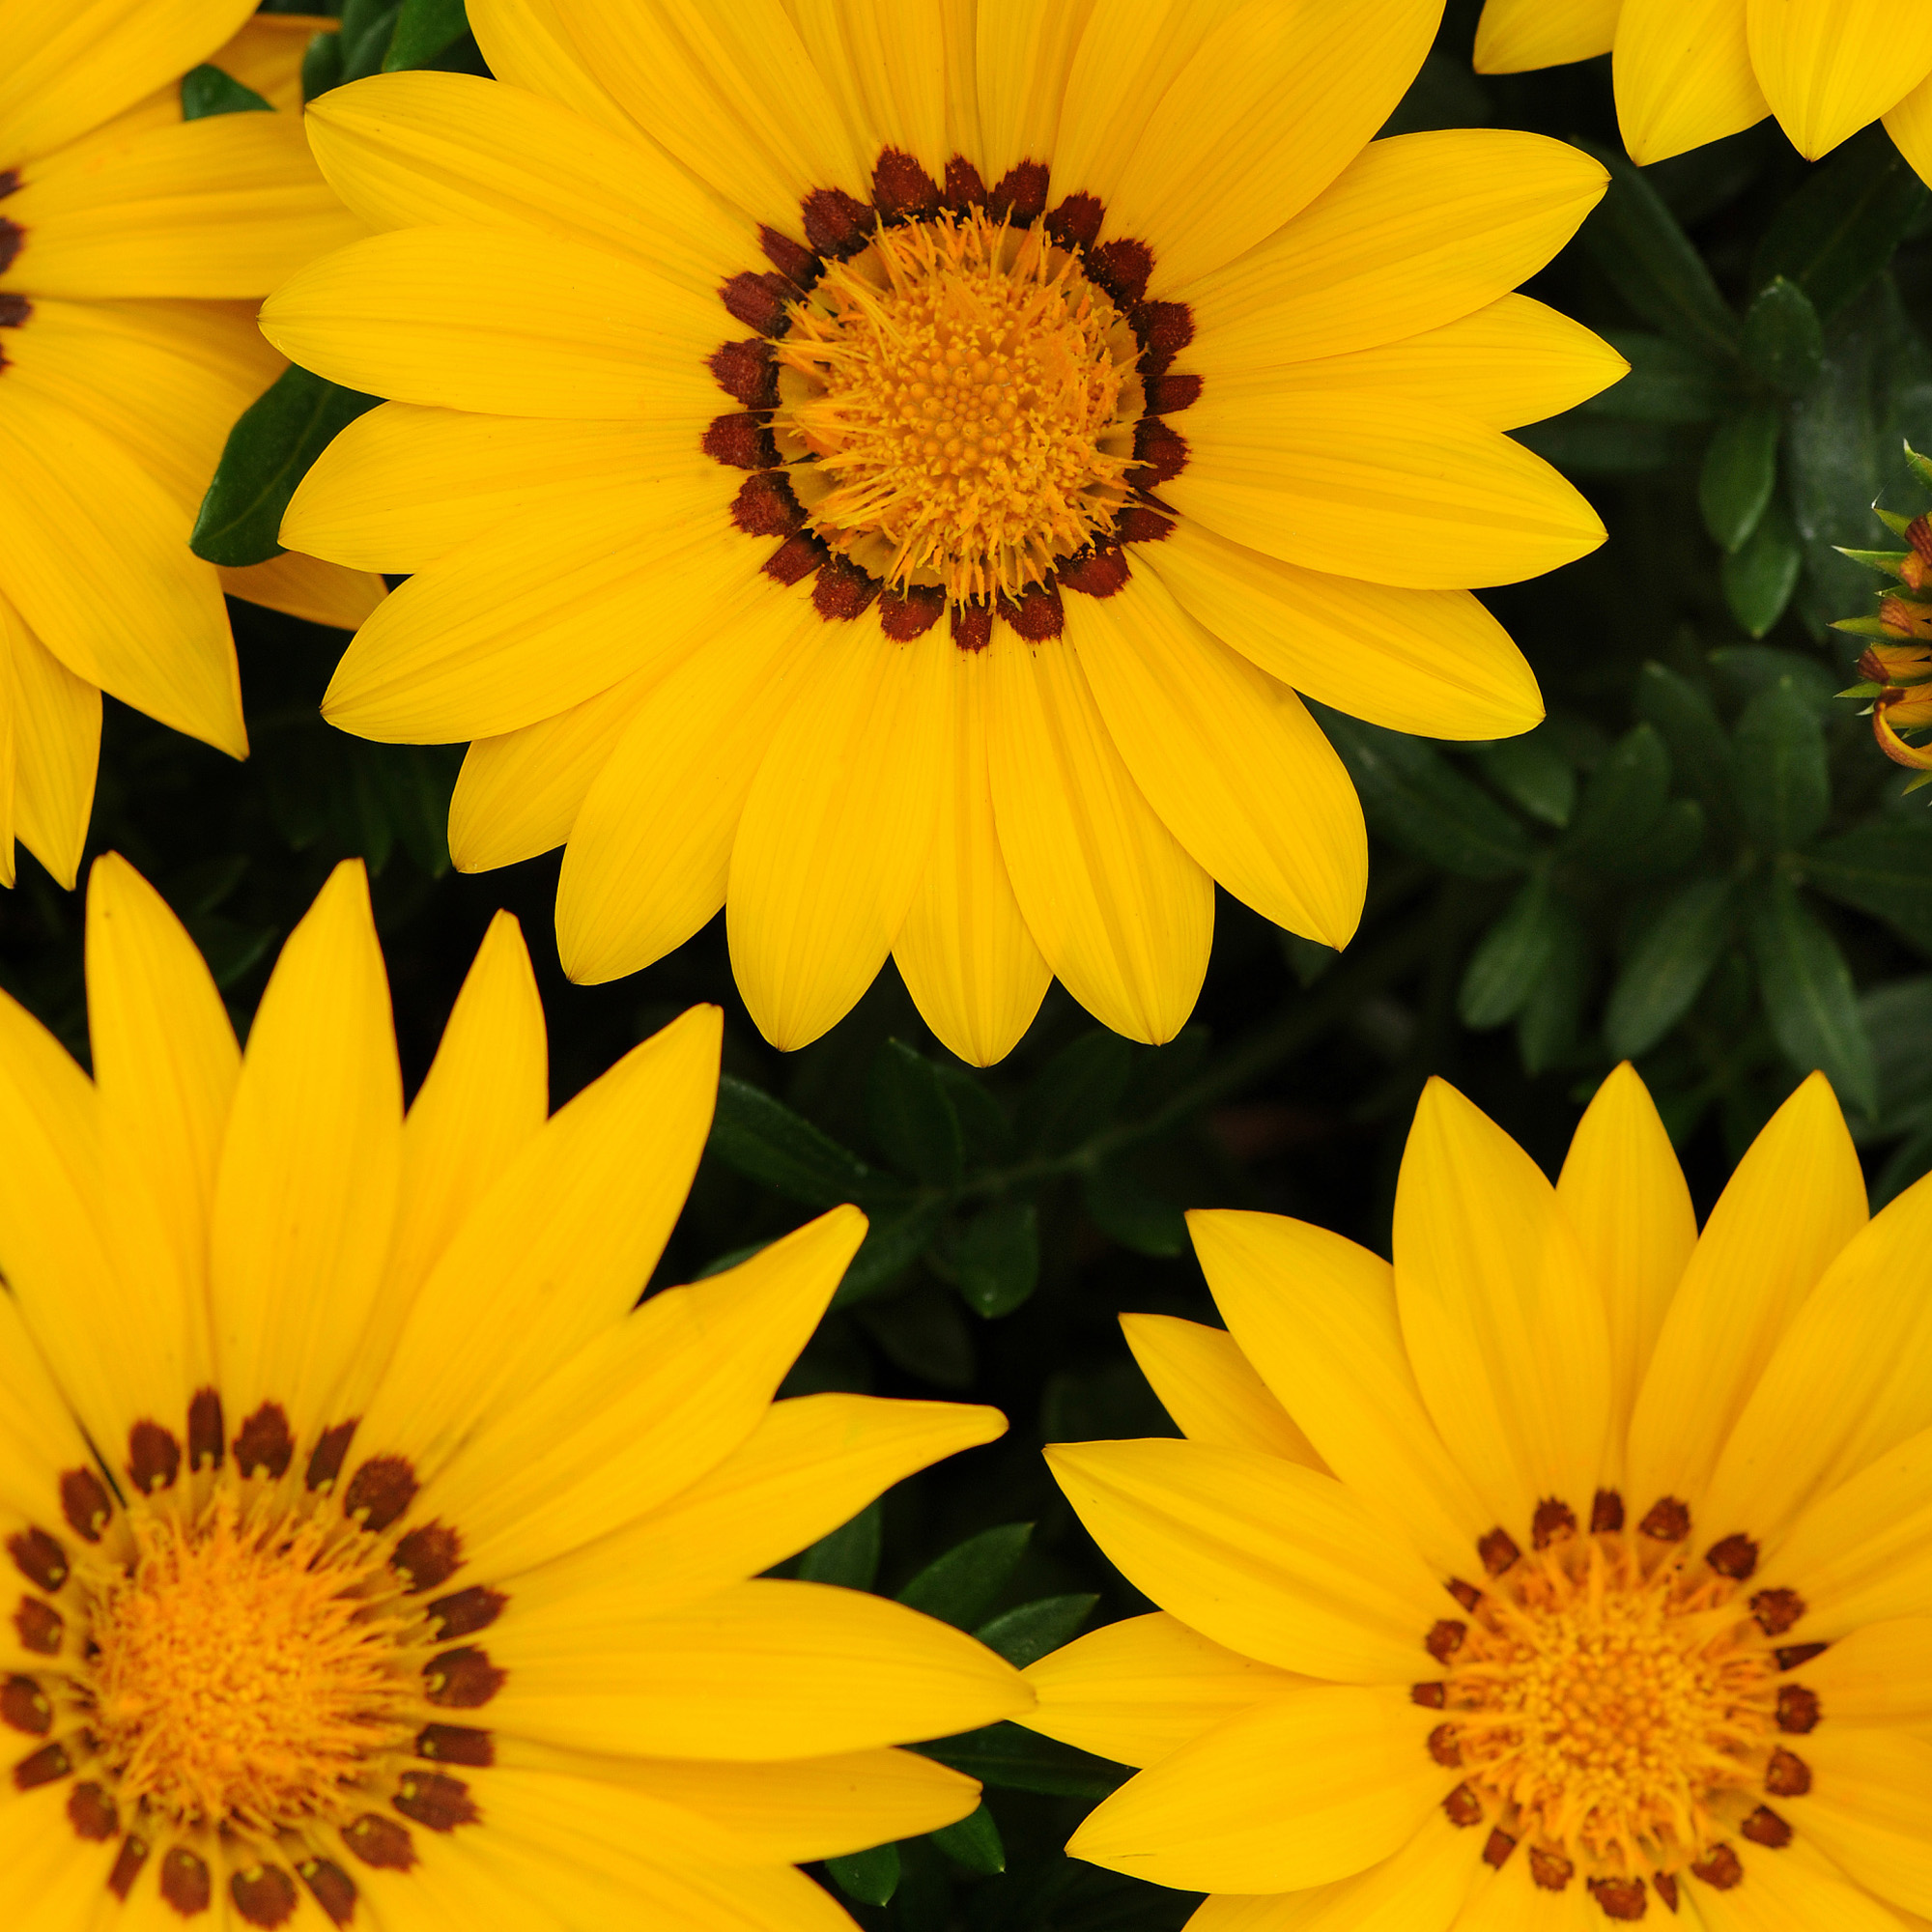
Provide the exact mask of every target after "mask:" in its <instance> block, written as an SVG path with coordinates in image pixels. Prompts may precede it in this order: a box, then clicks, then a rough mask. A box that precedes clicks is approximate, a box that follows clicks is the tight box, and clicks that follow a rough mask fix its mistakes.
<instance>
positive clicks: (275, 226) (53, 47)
mask: <svg viewBox="0 0 1932 1932" xmlns="http://www.w3.org/2000/svg"><path fill="white" fill-rule="evenodd" d="M251 8H252V0H95V4H92V5H87V6H80V5H76V4H71V0H44V4H43V0H10V3H9V4H4V5H0V525H3V526H4V527H5V530H6V537H5V540H4V542H0V884H6V885H12V884H13V881H14V840H15V838H18V839H20V840H22V841H23V842H24V843H25V844H26V845H27V847H28V849H29V850H30V851H32V852H33V853H34V854H35V856H36V857H37V858H39V859H40V861H41V863H42V864H43V865H44V866H45V867H46V868H47V870H48V871H50V872H51V873H52V874H53V875H54V877H55V878H57V879H59V880H60V881H61V883H62V884H63V885H71V884H72V883H73V880H74V874H75V870H76V868H77V867H78V866H79V864H80V851H81V845H82V842H83V840H84V839H85V838H86V836H87V821H88V815H89V812H90V810H92V807H93V802H94V777H95V767H96V764H97V762H98V760H99V749H100V694H101V693H102V692H103V691H106V692H111V693H112V694H113V695H114V696H116V697H119V698H121V699H123V700H124V701H125V702H127V703H128V704H131V705H133V706H135V707H136V708H137V709H139V710H142V711H145V712H147V713H148V714H149V715H150V716H151V717H154V718H157V719H159V720H160V721H161V723H162V724H164V725H173V726H175V727H176V728H177V729H178V730H182V731H186V732H188V733H190V734H191V735H192V736H194V737H197V738H203V739H206V740H207V741H208V742H209V743H210V744H212V745H218V746H219V747H220V748H221V749H222V750H223V751H225V752H232V753H235V754H236V755H237V756H240V755H241V753H244V752H245V751H246V749H247V737H246V734H245V732H244V731H243V729H242V725H241V687H240V683H239V681H238V679H237V676H236V669H235V647H234V644H233V642H232V641H231V639H230V638H229V633H228V614H227V611H226V609H225V607H224V606H223V604H222V601H221V594H222V591H223V590H224V589H227V590H230V591H233V592H234V593H235V594H236V595H237V596H240V597H246V598H249V599H252V600H253V601H254V602H256V603H258V604H267V605H270V606H272V607H273V608H274V609H275V610H278V611H292V612H294V614H296V615H297V616H298V617H308V618H312V619H314V620H316V621H318V622H321V623H332V624H340V625H344V626H351V625H354V624H356V623H359V622H360V621H361V619H362V618H363V617H365V616H367V615H368V614H369V612H370V611H372V610H374V609H375V607H376V604H377V601H378V600H379V599H380V598H381V596H382V594H383V585H382V582H381V581H380V580H379V579H375V578H371V577H368V576H366V575H361V574H357V575H354V576H352V575H351V574H349V573H347V572H344V571H341V570H337V569H334V568H331V567H328V566H322V565H318V564H317V563H315V562H314V560H312V559H310V558H307V557H298V556H291V557H282V558H278V559H277V560H276V561H275V562H273V563H269V564H259V565H257V566H255V567H254V568H253V569H250V570H239V571H216V569H215V568H214V566H213V564H209V563H204V562H202V560H201V559H200V558H199V557H197V556H195V555H193V554H191V553H190V552H189V550H188V547H187V536H188V530H189V528H190V527H191V526H192V525H193V522H194V513H195V509H196V507H197V505H199V503H200V501H201V497H202V493H203V492H204V491H205V490H206V489H207V487H208V480H209V478H210V476H211V475H213V471H214V466H215V460H216V458H217V457H218V456H219V455H220V453H221V444H222V439H223V438H224V437H225V436H226V435H227V434H228V430H229V426H230V425H231V424H232V423H233V422H234V420H235V418H236V417H237V416H238V415H240V414H241V412H242V410H244V409H245V408H246V407H247V406H248V405H249V404H250V403H251V402H253V401H254V400H255V398H256V397H257V396H258V395H259V394H260V393H261V392H262V391H263V390H264V389H265V388H267V387H268V385H269V384H270V383H271V382H273V381H274V379H275V376H276V374H277V372H278V371H279V370H280V368H281V366H282V365H281V361H280V358H279V357H277V356H276V355H273V354H272V353H270V351H269V350H268V349H267V347H266V345H265V344H264V343H263V342H262V340H261V337H260V335H259V333H258V331H257V330H256V329H255V328H254V327H252V325H251V320H250V299H249V298H259V297H261V296H262V295H263V294H265V293H266V292H267V291H268V290H269V289H270V288H271V287H272V286H273V285H274V284H275V282H277V281H278V280H280V279H281V278H282V277H283V276H284V275H286V274H288V273H289V271H290V270H292V269H295V268H297V267H298V266H299V265H300V264H301V263H302V262H304V261H306V260H307V259H308V258H309V257H310V256H311V255H314V254H316V253H317V252H319V251H320V250H323V249H327V248H333V247H335V246H337V245H339V244H340V243H341V242H343V241H348V240H350V239H351V238H352V237H354V236H355V235H357V234H360V233H361V232H362V230H361V225H360V224H359V223H358V222H356V221H355V219H354V217H353V216H351V215H350V214H349V213H347V212H346V211H345V210H344V209H343V207H342V205H341V204H340V203H339V202H338V201H337V200H336V199H335V197H334V196H333V195H332V194H331V193H330V192H329V190H328V188H327V185H325V184H324V182H323V179H322V177H321V175H320V174H318V173H317V171H316V167H315V163H314V160H313V159H312V158H311V156H309V154H308V152H307V149H306V147H305V145H304V143H303V141H302V137H301V126H300V123H299V121H298V119H297V116H296V114H295V113H294V112H282V111H277V112H275V113H271V114H263V113H260V112H252V113H242V114H217V115H211V116H208V117H206V118H204V119H201V120H197V121H187V122H185V121H184V120H183V119H182V100H181V89H180V79H181V76H182V74H183V73H184V72H185V71H186V70H188V69H190V68H193V67H194V66H196V65H197V64H199V63H201V62H204V61H212V62H213V63H215V64H217V65H219V66H220V67H221V68H222V69H223V71H226V72H228V73H230V74H231V75H233V77H234V78H236V79H238V80H240V81H241V82H242V84H243V85H244V86H248V87H252V88H253V89H254V90H255V91H256V92H257V93H259V94H261V95H263V96H264V98H265V99H270V100H272V101H273V102H274V103H275V105H276V107H277V109H278V110H280V109H297V108H298V107H299V105H300V99H301V91H300V87H299V85H298V80H297V69H298V65H299V63H300V59H301V52H302V48H303V46H304V44H305V43H306V41H307V38H308V34H309V32H310V30H311V29H312V28H313V27H314V25H315V24H316V23H315V22H313V21H305V20H300V19H293V18H288V17H283V18H275V17H274V16H264V17H261V18H258V19H254V20H249V19H248V18H247V16H248V15H249V14H250V12H251ZM244 21H245V22H246V24H245V25H244V24H243V23H244ZM238 29H239V31H238ZM231 36H232V38H230V37H231Z"/></svg>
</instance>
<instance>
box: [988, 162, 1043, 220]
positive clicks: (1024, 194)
mask: <svg viewBox="0 0 1932 1932" xmlns="http://www.w3.org/2000/svg"><path fill="white" fill-rule="evenodd" d="M1046 184H1047V172H1046V163H1045V162H1044V161H1020V162H1018V163H1016V164H1015V165H1014V166H1012V167H1010V168H1009V169H1008V170H1007V171H1006V173H1005V174H1003V175H1002V176H1001V177H1000V179H999V180H998V181H997V182H996V183H995V184H994V185H993V186H992V187H991V188H990V189H989V190H988V192H987V195H986V213H988V214H990V215H991V216H992V217H993V219H994V220H995V221H997V220H998V219H999V218H1000V216H1001V215H1003V214H1004V215H1007V216H1009V218H1010V219H1011V221H1012V224H1013V226H1014V227H1015V228H1025V227H1028V226H1030V225H1031V224H1032V223H1034V222H1036V221H1037V220H1038V219H1039V217H1040V216H1041V215H1042V214H1044V213H1046Z"/></svg>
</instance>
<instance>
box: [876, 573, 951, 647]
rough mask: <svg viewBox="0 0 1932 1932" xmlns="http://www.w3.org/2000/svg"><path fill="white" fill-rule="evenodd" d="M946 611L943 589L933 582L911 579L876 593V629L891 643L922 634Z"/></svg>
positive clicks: (900, 642) (907, 640)
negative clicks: (908, 581) (890, 640)
mask: <svg viewBox="0 0 1932 1932" xmlns="http://www.w3.org/2000/svg"><path fill="white" fill-rule="evenodd" d="M945 615H946V592H945V591H943V590H941V589H940V588H938V586H937V585H935V584H929V583H914V584H909V585H908V586H907V587H906V588H905V589H904V590H890V589H889V590H882V591H881V592H880V593H879V629H880V630H882V631H883V632H884V633H885V634H886V636H887V637H889V638H890V639H892V640H893V642H894V643H895V644H909V643H911V641H912V640H913V639H915V638H923V636H924V635H925V634H926V632H928V631H929V630H931V629H932V627H933V625H935V624H936V623H938V622H939V620H940V618H942V617H943V616H945Z"/></svg>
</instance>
